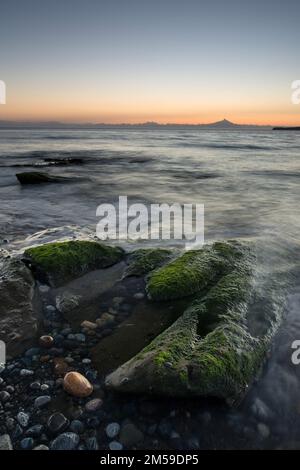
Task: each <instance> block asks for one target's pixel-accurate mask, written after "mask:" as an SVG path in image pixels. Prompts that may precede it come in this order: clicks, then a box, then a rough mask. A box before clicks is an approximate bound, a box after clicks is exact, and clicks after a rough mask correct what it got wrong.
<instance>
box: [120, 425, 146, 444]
mask: <svg viewBox="0 0 300 470" xmlns="http://www.w3.org/2000/svg"><path fill="white" fill-rule="evenodd" d="M143 440H144V434H143V433H142V432H141V431H140V430H139V429H138V428H137V427H136V426H135V424H133V423H127V424H124V425H123V426H122V428H121V431H120V442H121V443H122V444H123V445H124V446H125V447H132V446H134V445H136V444H138V443H139V442H142V441H143Z"/></svg>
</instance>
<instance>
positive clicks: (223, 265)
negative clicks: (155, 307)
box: [147, 242, 245, 301]
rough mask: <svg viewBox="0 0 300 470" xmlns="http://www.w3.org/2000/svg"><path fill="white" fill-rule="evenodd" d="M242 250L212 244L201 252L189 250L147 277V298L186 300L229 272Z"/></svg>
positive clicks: (230, 246) (228, 245)
mask: <svg viewBox="0 0 300 470" xmlns="http://www.w3.org/2000/svg"><path fill="white" fill-rule="evenodd" d="M242 250H245V248H243V249H242V248H241V247H240V246H239V245H238V244H235V243H231V244H226V243H219V242H218V243H214V245H212V246H206V247H204V248H203V250H191V251H187V252H186V253H184V254H183V255H182V256H180V257H179V258H177V259H175V260H174V261H171V262H170V263H168V264H167V265H165V266H163V267H162V268H161V269H158V270H157V271H155V272H154V273H153V274H152V275H150V277H149V280H148V283H147V292H148V296H149V298H150V299H152V300H158V301H160V300H172V299H180V298H182V297H187V296H190V295H193V294H196V293H197V292H200V291H201V290H203V289H205V288H206V287H207V286H208V285H209V284H210V283H212V282H213V281H214V280H216V279H217V278H218V277H220V276H221V275H222V274H224V273H226V272H228V271H229V270H230V269H232V267H233V265H234V263H235V262H236V261H237V260H238V259H239V258H240V257H241V256H242V254H243V252H242Z"/></svg>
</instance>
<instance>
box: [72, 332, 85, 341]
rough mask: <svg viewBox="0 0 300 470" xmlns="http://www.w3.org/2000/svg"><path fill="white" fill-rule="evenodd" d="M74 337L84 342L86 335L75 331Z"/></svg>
mask: <svg viewBox="0 0 300 470" xmlns="http://www.w3.org/2000/svg"><path fill="white" fill-rule="evenodd" d="M74 339H75V340H76V341H78V342H79V343H85V340H86V337H85V335H84V334H83V333H76V334H75V335H74Z"/></svg>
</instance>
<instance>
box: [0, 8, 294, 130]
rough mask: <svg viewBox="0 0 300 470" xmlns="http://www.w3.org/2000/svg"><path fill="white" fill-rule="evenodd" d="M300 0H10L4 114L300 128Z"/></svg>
mask: <svg viewBox="0 0 300 470" xmlns="http://www.w3.org/2000/svg"><path fill="white" fill-rule="evenodd" d="M299 56H300V2H299V0H286V1H285V2H283V1H282V0H281V1H278V0H265V1H263V2H262V1H261V0H252V1H251V2H250V1H249V2H246V1H243V0H239V1H235V0H227V1H226V2H225V1H224V0H209V1H202V0H185V1H183V0H180V1H179V0H151V1H150V0H149V1H145V0H138V1H137V0H51V1H50V0H49V1H48V0H43V1H41V0H26V1H20V0H18V1H17V0H2V1H1V6H0V79H1V80H4V81H5V82H6V86H7V104H6V105H1V106H0V119H15V120H61V121H74V122H75V121H76V122H85V121H93V122H107V123H119V122H130V123H134V122H144V121H158V122H162V123H166V122H177V123H197V122H199V123H205V122H211V121H216V120H219V119H223V118H227V119H229V120H232V121H234V122H238V123H249V124H283V125H300V105H299V106H296V105H292V103H291V83H292V82H293V81H294V80H297V79H300V62H299Z"/></svg>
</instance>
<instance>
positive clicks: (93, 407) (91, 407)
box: [85, 398, 103, 413]
mask: <svg viewBox="0 0 300 470" xmlns="http://www.w3.org/2000/svg"><path fill="white" fill-rule="evenodd" d="M102 403H103V401H102V400H101V398H94V399H93V400H90V401H88V402H87V403H86V404H85V410H86V411H88V412H90V413H92V412H94V411H97V410H98V409H99V408H101V406H102Z"/></svg>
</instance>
